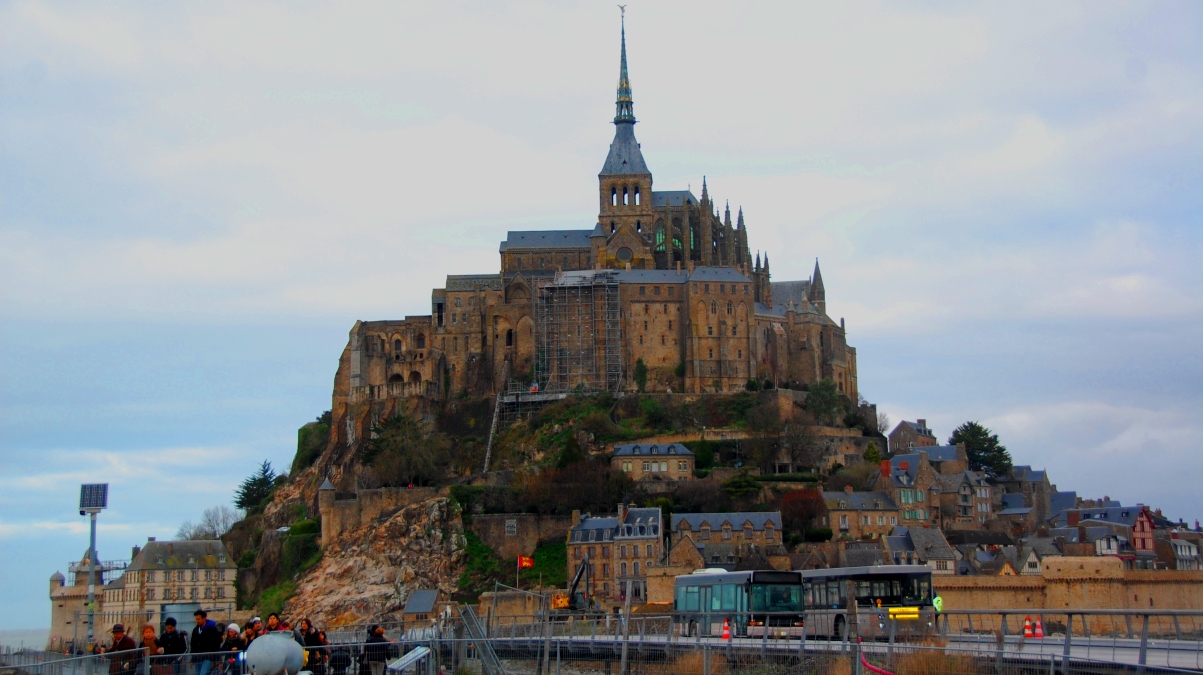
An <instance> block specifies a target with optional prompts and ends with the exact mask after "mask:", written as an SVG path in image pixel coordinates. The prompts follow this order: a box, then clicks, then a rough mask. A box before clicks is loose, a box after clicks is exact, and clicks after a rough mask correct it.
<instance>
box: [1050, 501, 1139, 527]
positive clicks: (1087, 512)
mask: <svg viewBox="0 0 1203 675" xmlns="http://www.w3.org/2000/svg"><path fill="white" fill-rule="evenodd" d="M1143 509H1144V507H1143V506H1140V505H1137V506H1105V507H1102V508H1095V509H1078V513H1080V514H1081V516H1082V519H1081V521H1080V522H1081V524H1082V525H1089V524H1090V523H1091V522H1093V521H1099V520H1101V521H1105V522H1109V523H1119V524H1122V525H1126V526H1128V527H1132V526H1133V525H1135V524H1136V517H1137V516H1139V515H1140V512H1141V511H1142V510H1143ZM1052 520H1053V522H1054V523H1055V524H1057V525H1060V526H1064V525H1066V524H1067V523H1068V522H1069V514H1068V513H1067V512H1066V511H1062V512H1060V513H1058V514H1057V515H1056V516H1055V517H1054V518H1053V519H1052Z"/></svg>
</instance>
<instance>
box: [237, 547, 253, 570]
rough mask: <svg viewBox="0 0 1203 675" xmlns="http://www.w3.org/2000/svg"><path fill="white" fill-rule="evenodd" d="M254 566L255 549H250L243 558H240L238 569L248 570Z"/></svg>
mask: <svg viewBox="0 0 1203 675" xmlns="http://www.w3.org/2000/svg"><path fill="white" fill-rule="evenodd" d="M254 564H255V551H254V549H249V548H248V549H247V550H245V551H243V552H242V555H241V556H239V557H238V567H239V568H241V569H246V568H248V567H250V566H252V565H254Z"/></svg>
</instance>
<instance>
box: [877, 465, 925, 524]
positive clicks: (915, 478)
mask: <svg viewBox="0 0 1203 675" xmlns="http://www.w3.org/2000/svg"><path fill="white" fill-rule="evenodd" d="M938 484H940V475H939V473H937V472H936V470H935V468H933V467H932V465H931V463H930V462H929V461H928V460H927V453H926V452H924V451H922V450H920V451H917V452H914V453H911V454H906V455H895V456H894V457H892V458H890V459H888V460H885V461H883V462H882V463H881V472H880V473H879V474H878V475H877V477H876V479H875V483H874V485H873V489H874V491H876V492H883V493H885V494H886V495H887V496H889V498H890V500H891V501H893V502H894V503H895V504H897V505H898V510H899V516H900V524H901V525H903V526H906V527H928V526H930V527H937V528H938V527H940V503H939V500H933V499H932V498H931V497H932V494H931V491H932V486H935V485H938Z"/></svg>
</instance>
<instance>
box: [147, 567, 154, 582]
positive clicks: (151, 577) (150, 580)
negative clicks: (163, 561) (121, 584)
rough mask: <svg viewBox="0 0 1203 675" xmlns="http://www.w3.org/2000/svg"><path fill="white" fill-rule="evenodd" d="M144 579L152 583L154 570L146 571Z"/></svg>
mask: <svg viewBox="0 0 1203 675" xmlns="http://www.w3.org/2000/svg"><path fill="white" fill-rule="evenodd" d="M146 580H147V581H148V582H151V583H154V580H155V571H154V570H150V571H149V572H147V573H146Z"/></svg>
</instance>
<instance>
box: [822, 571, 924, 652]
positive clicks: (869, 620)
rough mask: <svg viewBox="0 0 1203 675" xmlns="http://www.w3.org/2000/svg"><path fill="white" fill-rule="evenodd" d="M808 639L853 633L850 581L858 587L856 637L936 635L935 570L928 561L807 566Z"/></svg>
mask: <svg viewBox="0 0 1203 675" xmlns="http://www.w3.org/2000/svg"><path fill="white" fill-rule="evenodd" d="M799 574H800V575H801V577H802V595H803V602H804V604H805V608H806V620H807V621H806V623H807V631H806V634H807V637H809V636H812V635H814V636H826V637H828V638H831V639H842V638H843V637H845V636H846V635H848V622H849V619H850V617H849V615H848V597H847V588H848V582H849V581H851V582H852V585H853V587H854V588H855V594H856V607H857V612H856V613H857V635H858V636H860V637H863V638H867V639H873V638H886V637H889V635H890V633H891V631H893V634H894V635H895V636H896V637H900V638H907V637H917V636H927V635H931V634H932V631H933V630H934V628H935V624H936V621H935V616H936V611H935V608H934V607H933V606H932V598H933V597H934V596H933V594H932V584H931V569H930V568H928V567H925V566H923V565H874V566H871V567H835V568H831V569H825V570H803V571H801V572H799Z"/></svg>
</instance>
